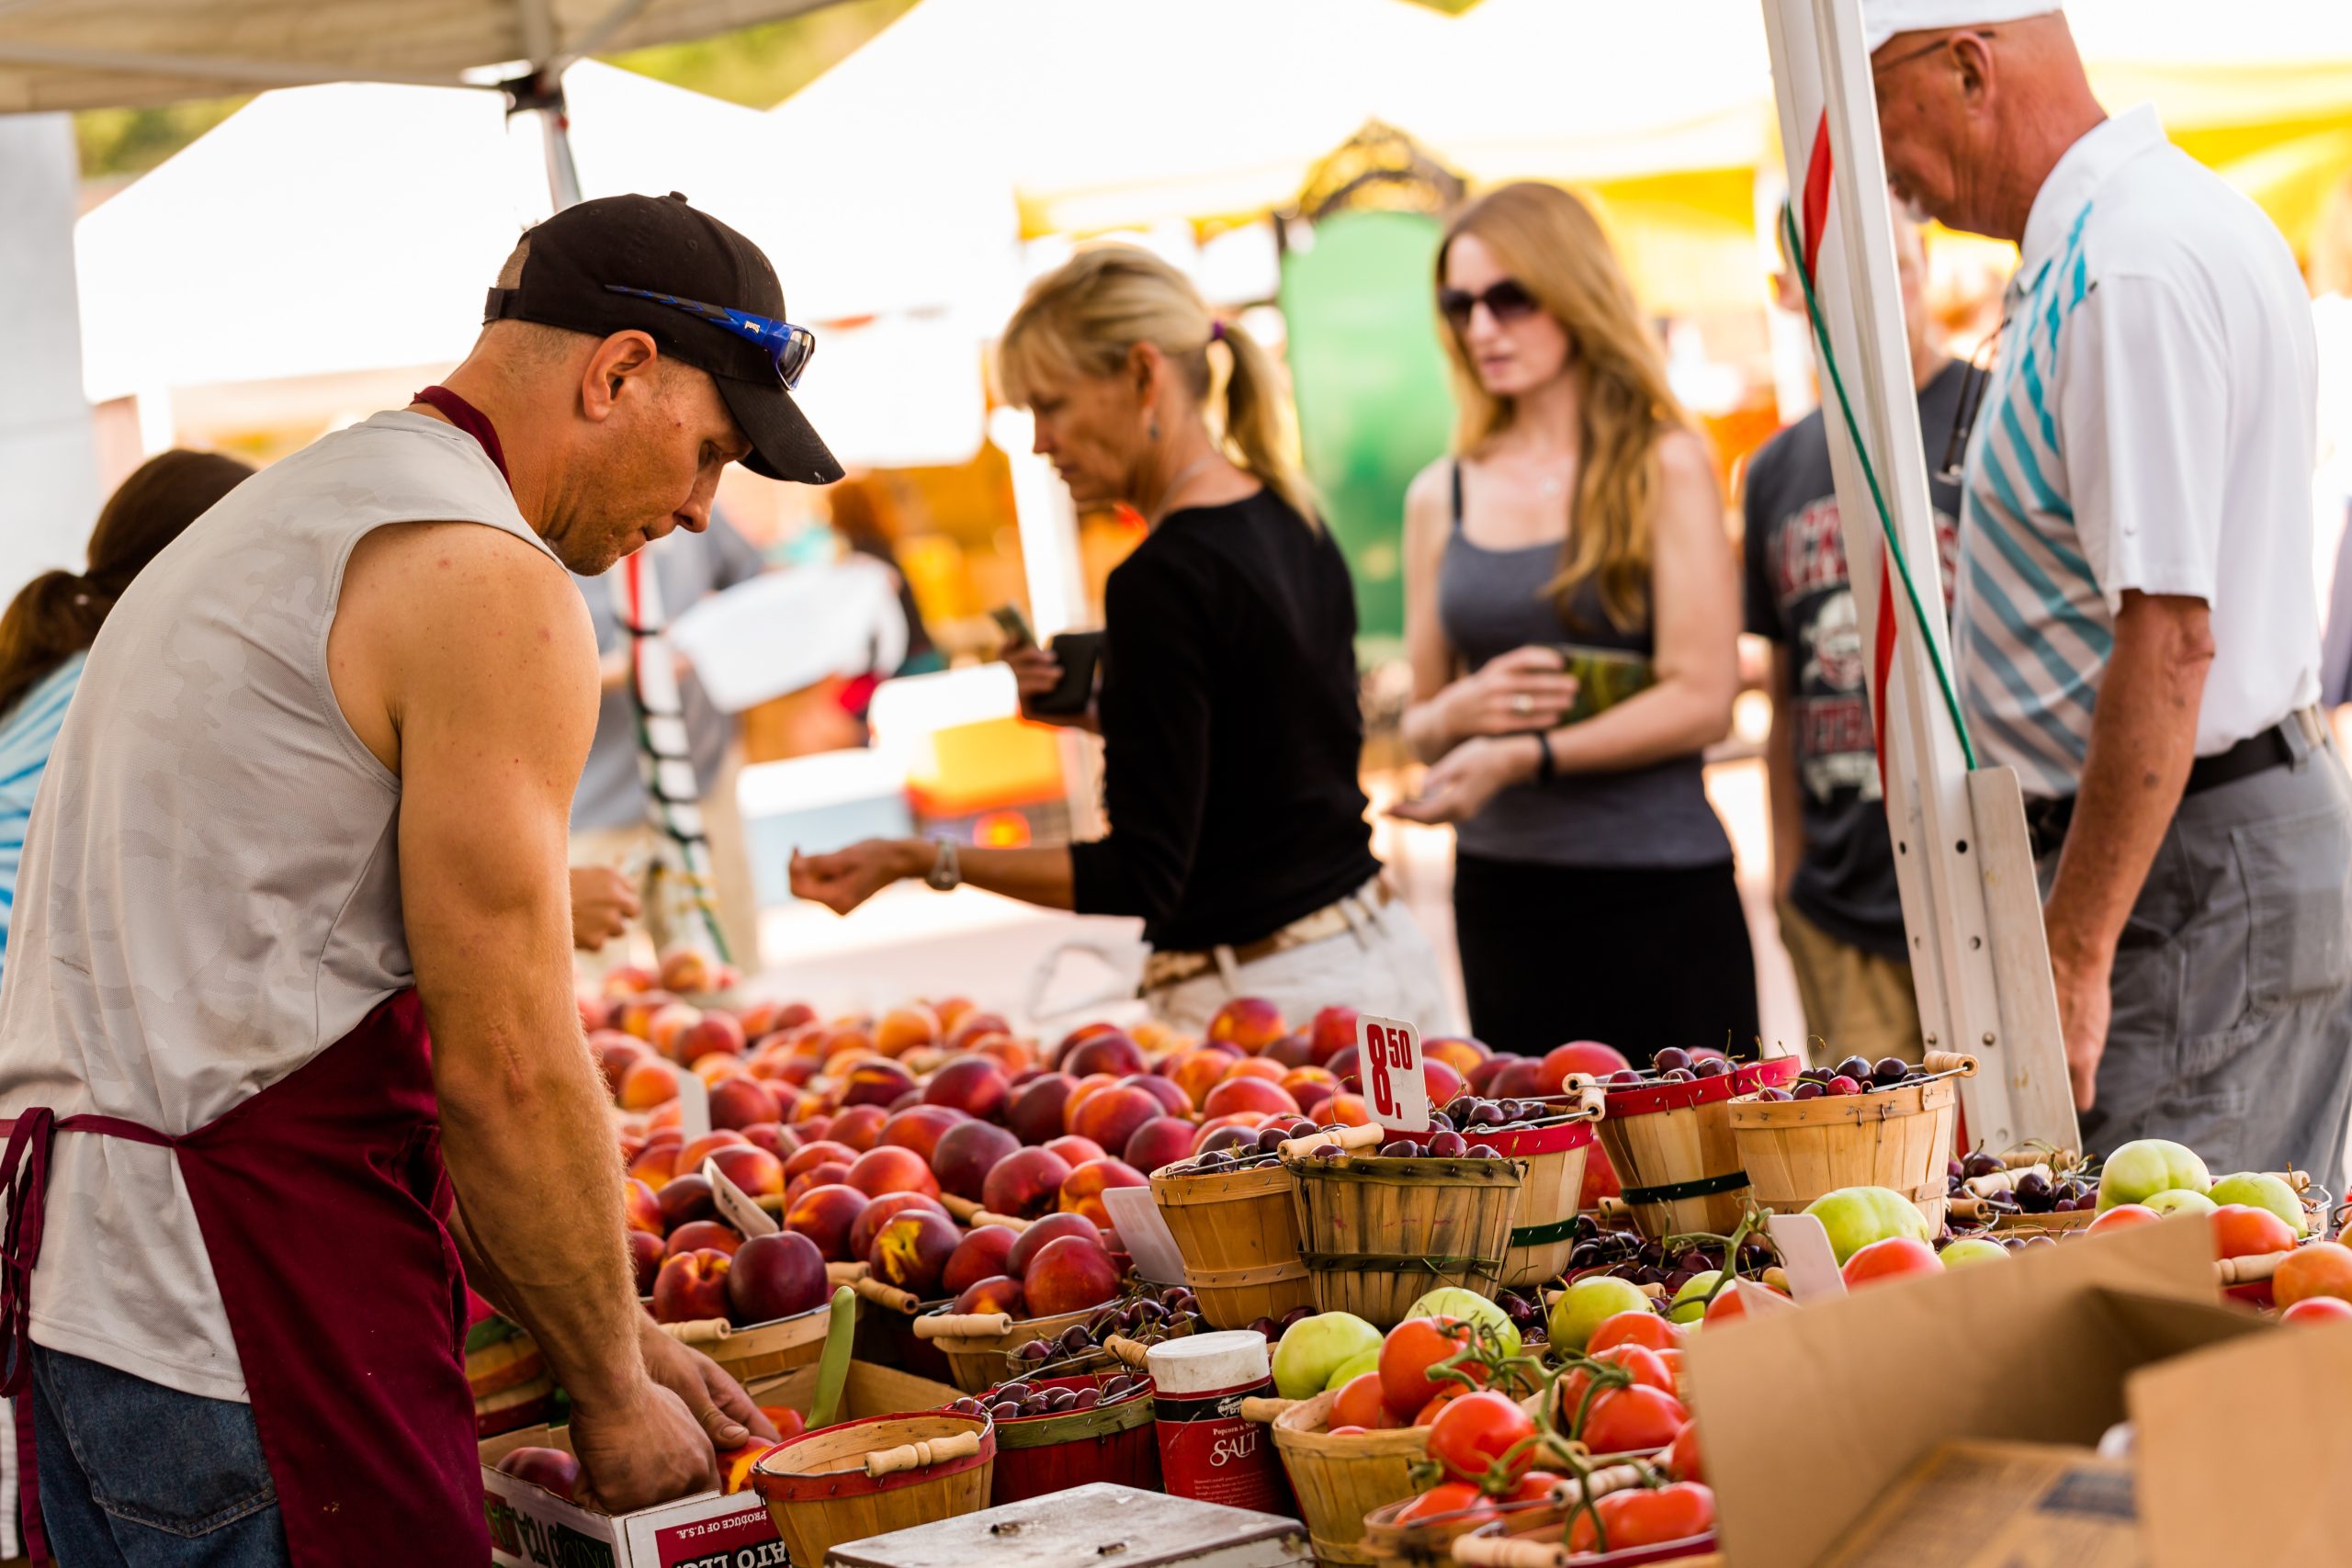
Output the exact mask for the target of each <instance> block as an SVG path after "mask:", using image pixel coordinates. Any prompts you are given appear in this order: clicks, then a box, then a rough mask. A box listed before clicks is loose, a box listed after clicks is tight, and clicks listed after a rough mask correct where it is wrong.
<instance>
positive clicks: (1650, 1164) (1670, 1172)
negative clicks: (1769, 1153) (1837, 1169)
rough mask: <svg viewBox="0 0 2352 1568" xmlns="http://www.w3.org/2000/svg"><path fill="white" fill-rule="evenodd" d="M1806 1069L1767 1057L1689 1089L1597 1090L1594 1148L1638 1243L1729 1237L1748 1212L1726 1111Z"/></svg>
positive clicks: (1664, 1086)
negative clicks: (1618, 1187) (1612, 1172)
mask: <svg viewBox="0 0 2352 1568" xmlns="http://www.w3.org/2000/svg"><path fill="white" fill-rule="evenodd" d="M1803 1067H1804V1062H1802V1061H1801V1060H1799V1059H1798V1058H1797V1057H1795V1056H1767V1057H1766V1058H1764V1059H1763V1060H1762V1061H1760V1062H1742V1063H1739V1064H1737V1065H1736V1066H1734V1067H1733V1068H1732V1070H1731V1071H1730V1072H1727V1073H1724V1074H1721V1075H1720V1076H1718V1077H1711V1078H1692V1079H1691V1080H1690V1081H1689V1082H1688V1083H1656V1084H1643V1085H1640V1086H1639V1087H1636V1088H1620V1087H1618V1086H1616V1085H1613V1084H1609V1085H1603V1086H1602V1092H1603V1093H1604V1094H1605V1095H1606V1096H1607V1100H1606V1103H1605V1104H1604V1105H1603V1107H1602V1109H1601V1113H1600V1146H1601V1147H1602V1148H1603V1149H1605V1150H1607V1151H1608V1154H1609V1162H1610V1164H1611V1165H1612V1166H1614V1167H1615V1168H1616V1170H1617V1179H1618V1180H1619V1181H1620V1182H1622V1183H1623V1185H1624V1201H1625V1205H1626V1207H1627V1208H1629V1209H1631V1210H1632V1211H1633V1214H1634V1224H1635V1225H1637V1226H1638V1227H1640V1229H1641V1232H1642V1234H1643V1235H1646V1236H1648V1237H1650V1238H1651V1239H1652V1240H1657V1239H1659V1238H1662V1237H1665V1236H1669V1235H1690V1234H1691V1233H1694V1232H1697V1233H1703V1234H1706V1235H1729V1234H1730V1233H1731V1231H1732V1228H1733V1227H1734V1226H1736V1225H1737V1224H1739V1217H1740V1215H1741V1213H1743V1212H1744V1211H1745V1210H1746V1207H1747V1186H1748V1183H1747V1171H1746V1170H1745V1169H1744V1168H1741V1166H1740V1163H1739V1148H1738V1145H1737V1144H1736V1142H1735V1141H1734V1140H1733V1137H1732V1130H1731V1110H1730V1108H1731V1104H1732V1102H1733V1101H1734V1100H1745V1099H1747V1097H1749V1096H1751V1095H1753V1094H1755V1093H1756V1091H1757V1090H1758V1089H1767V1088H1777V1087H1779V1086H1781V1085H1783V1084H1786V1083H1788V1082H1790V1081H1791V1080H1792V1079H1793V1078H1794V1077H1796V1076H1797V1074H1798V1072H1799V1071H1801V1070H1802V1069H1803Z"/></svg>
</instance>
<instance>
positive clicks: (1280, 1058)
mask: <svg viewBox="0 0 2352 1568" xmlns="http://www.w3.org/2000/svg"><path fill="white" fill-rule="evenodd" d="M660 978H662V977H661V976H654V975H652V974H650V973H648V972H646V971H644V970H630V969H624V970H616V971H615V972H614V973H613V974H611V975H610V976H607V977H606V979H605V984H604V987H603V988H602V990H601V991H600V992H599V994H597V995H594V996H593V997H583V998H582V1001H581V1019H582V1023H583V1025H584V1026H585V1027H586V1029H587V1031H588V1042H589V1045H590V1048H591V1050H592V1051H593V1053H594V1055H595V1057H596V1059H597V1061H598V1063H599V1065H600V1066H601V1067H602V1069H603V1072H604V1075H605V1084H606V1086H607V1088H608V1089H609V1090H610V1092H611V1093H612V1095H613V1099H614V1105H615V1120H616V1128H617V1132H618V1137H619V1141H620V1147H621V1153H622V1156H623V1158H624V1159H625V1160H626V1162H627V1165H628V1175H627V1177H626V1178H625V1194H626V1207H627V1212H628V1223H629V1225H630V1227H631V1231H632V1235H631V1237H630V1246H631V1247H632V1249H633V1254H634V1257H635V1259H636V1262H637V1268H638V1281H639V1287H640V1290H641V1292H642V1293H644V1294H645V1295H646V1296H647V1297H648V1298H649V1299H650V1306H651V1310H652V1311H653V1314H654V1315H655V1316H656V1317H658V1318H662V1319H663V1320H664V1321H675V1320H681V1319H690V1318H701V1317H714V1316H727V1317H730V1318H732V1319H733V1320H734V1321H735V1322H736V1323H737V1324H738V1325H746V1324H750V1323H755V1322H764V1321H768V1320H769V1319H770V1318H773V1317H777V1316H788V1315H791V1313H790V1312H787V1311H784V1310H780V1309H783V1308H786V1307H791V1308H794V1309H796V1310H801V1311H805V1310H809V1308H812V1307H814V1306H815V1305H817V1304H819V1303H820V1302H821V1300H822V1298H823V1295H824V1280H825V1278H826V1269H825V1266H826V1265H828V1264H852V1263H862V1264H865V1265H866V1266H867V1268H868V1269H869V1270H870V1272H871V1273H872V1275H873V1276H874V1277H875V1278H876V1279H878V1280H882V1281H883V1282H884V1283H886V1284H889V1285H892V1286H894V1287H896V1288H898V1289H900V1290H903V1291H906V1292H909V1293H910V1295H912V1296H914V1297H915V1298H916V1299H917V1300H919V1301H923V1302H931V1301H937V1300H945V1299H949V1298H954V1299H955V1300H956V1303H957V1310H960V1311H982V1312H995V1311H1003V1312H1008V1313H1010V1314H1012V1315H1013V1316H1014V1317H1016V1318H1021V1317H1033V1316H1034V1317H1044V1316H1049V1315H1054V1314H1060V1313H1065V1312H1072V1311H1078V1310H1082V1309H1085V1308H1088V1307H1092V1306H1095V1305H1097V1304H1100V1303H1103V1302H1106V1301H1109V1300H1112V1299H1114V1297H1115V1296H1116V1295H1117V1293H1118V1290H1119V1285H1120V1278H1121V1273H1122V1267H1121V1266H1122V1265H1123V1263H1124V1256H1123V1255H1124V1251H1125V1249H1124V1247H1122V1245H1121V1243H1120V1242H1119V1239H1118V1236H1117V1234H1116V1232H1115V1229H1114V1226H1113V1224H1112V1221H1111V1216H1110V1214H1109V1213H1108V1211H1107V1210H1106V1208H1105V1206H1104V1203H1103V1192H1104V1191H1105V1190H1107V1189H1110V1188H1114V1187H1143V1186H1147V1185H1148V1173H1149V1172H1151V1171H1153V1170H1155V1169H1158V1168H1160V1167H1162V1166H1166V1165H1170V1164H1172V1163H1174V1162H1176V1161H1178V1160H1182V1159H1188V1158H1190V1157H1192V1156H1193V1155H1195V1154H1196V1153H1198V1152H1200V1151H1201V1150H1202V1149H1203V1147H1204V1146H1205V1145H1208V1143H1209V1141H1210V1140H1211V1139H1212V1138H1213V1137H1214V1136H1215V1135H1216V1134H1218V1132H1219V1131H1220V1130H1221V1129H1225V1128H1236V1129H1240V1130H1243V1131H1246V1132H1250V1133H1255V1132H1258V1131H1261V1130H1262V1129H1264V1128H1266V1127H1268V1126H1288V1125H1290V1124H1291V1123H1293V1122H1296V1121H1298V1120H1299V1119H1300V1118H1301V1117H1305V1118H1308V1119H1311V1120H1313V1121H1315V1122H1319V1123H1326V1124H1328V1123H1333V1122H1339V1123H1351V1124H1362V1123H1363V1122H1368V1121H1369V1120H1370V1114H1369V1112H1368V1111H1366V1109H1365V1106H1364V1101H1363V1096H1362V1094H1361V1093H1360V1092H1359V1085H1358V1082H1357V1077H1356V1062H1357V1046H1356V1014H1355V1010H1353V1009H1351V1008H1347V1007H1336V1006H1335V1007H1329V1008H1326V1009H1324V1010H1322V1011H1320V1012H1319V1013H1317V1015H1316V1016H1315V1018H1314V1019H1313V1020H1312V1021H1310V1022H1309V1023H1308V1024H1307V1025H1306V1027H1305V1028H1302V1029H1298V1030H1293V1029H1292V1028H1291V1027H1290V1025H1289V1023H1288V1021H1285V1020H1284V1018H1283V1015H1282V1013H1281V1011H1280V1010H1278V1009H1277V1008H1275V1007H1274V1006H1273V1005H1272V1003H1269V1002H1266V1001H1263V1000H1260V999H1256V998H1242V999H1239V1000H1236V1001H1233V1002H1230V1003H1228V1004H1227V1006H1226V1007H1225V1008H1224V1009H1223V1010H1221V1011H1220V1012H1218V1013H1217V1015H1216V1018H1215V1019H1214V1020H1212V1021H1211V1022H1210V1025H1209V1028H1208V1031H1207V1034H1206V1038H1205V1039H1198V1040H1196V1039H1193V1038H1191V1037H1189V1036H1185V1035H1182V1034H1179V1033H1177V1032H1173V1031H1171V1030H1169V1029H1166V1028H1164V1027H1162V1026H1159V1025H1158V1024H1154V1023H1143V1024H1138V1025H1136V1026H1135V1027H1133V1028H1132V1029H1126V1030H1122V1029H1120V1028H1117V1027H1114V1025H1111V1024H1109V1023H1091V1024H1087V1025H1085V1026H1084V1027H1082V1028H1080V1029H1078V1030H1075V1031H1073V1032H1070V1033H1069V1034H1068V1035H1067V1036H1065V1037H1064V1038H1062V1039H1061V1040H1060V1041H1059V1042H1058V1043H1055V1044H1054V1045H1052V1046H1050V1047H1046V1046H1044V1045H1042V1044H1041V1043H1039V1042H1037V1041H1035V1040H1033V1039H1030V1038H1027V1037H1025V1036H1023V1034H1021V1033H1019V1032H1016V1031H1015V1030H1014V1029H1013V1027H1012V1025H1011V1023H1010V1022H1008V1021H1007V1020H1006V1019H1005V1018H1004V1017H1003V1016H1002V1015H1001V1014H998V1013H993V1012H989V1011H985V1010H981V1009H980V1008H978V1006H976V1005H975V1004H973V1003H971V1002H969V1001H967V1000H963V999H961V998H956V999H949V1000H944V1001H938V1002H928V1003H926V1002H915V1003H910V1004H908V1005H906V1006H903V1007H899V1008H895V1009H892V1010H889V1011H888V1012H885V1013H883V1014H881V1015H880V1016H879V1017H851V1018H835V1019H822V1018H820V1017H819V1016H818V1015H817V1013H816V1012H815V1011H814V1010H812V1009H810V1008H809V1007H808V1006H806V1005H804V1004H801V1003H797V1002H777V1001H761V1002H755V1003H752V1004H750V1005H747V1006H745V1007H742V1008H741V1009H740V1010H731V1009H728V1008H723V1007H712V1006H697V1005H695V1003H693V1002H690V1001H688V1000H686V999H684V998H683V997H681V996H680V995H678V994H677V993H676V992H675V991H673V990H672V989H670V988H668V987H663V986H662V985H660V984H659V983H658V981H659V979H660ZM1554 1055H1555V1056H1557V1055H1560V1054H1559V1053H1555V1054H1554ZM1423 1057H1424V1062H1423V1069H1422V1071H1423V1076H1424V1077H1425V1078H1426V1080H1427V1082H1428V1086H1429V1090H1430V1103H1431V1104H1433V1105H1443V1104H1446V1103H1448V1102H1449V1101H1451V1100H1453V1099H1454V1098H1455V1097H1456V1096H1457V1095H1458V1094H1460V1093H1463V1092H1464V1091H1465V1090H1467V1091H1470V1092H1476V1093H1480V1094H1493V1095H1507V1096H1515V1097H1532V1096H1536V1095H1542V1094H1545V1093H1551V1092H1556V1091H1557V1089H1558V1088H1559V1083H1558V1082H1557V1081H1556V1080H1557V1078H1559V1077H1565V1076H1566V1072H1567V1071H1569V1070H1570V1067H1571V1066H1572V1065H1577V1066H1580V1065H1581V1064H1571V1063H1568V1062H1567V1061H1566V1060H1563V1061H1562V1062H1560V1063H1555V1062H1554V1061H1552V1060H1551V1059H1550V1058H1546V1059H1545V1060H1544V1061H1540V1062H1539V1061H1536V1060H1532V1059H1530V1058H1525V1057H1517V1056H1506V1055H1495V1054H1493V1053H1490V1052H1489V1051H1487V1048H1486V1047H1485V1046H1483V1045H1481V1044H1479V1043H1476V1041H1471V1040H1461V1039H1444V1040H1433V1041H1430V1042H1428V1043H1426V1044H1425V1045H1424V1046H1423ZM1555 1067H1556V1072H1555ZM687 1074H691V1075H693V1076H694V1077H696V1078H698V1079H700V1080H701V1082H702V1083H703V1085H704V1086H705V1087H706V1088H707V1090H708V1094H709V1102H710V1125H711V1131H710V1133H709V1134H707V1136H705V1137H702V1138H698V1139H696V1140H695V1142H694V1143H693V1144H692V1145H688V1144H686V1142H685V1140H684V1137H683V1136H682V1134H680V1132H679V1119H680V1107H679V1100H678V1095H679V1085H680V1082H681V1080H682V1078H683V1077H684V1075H687ZM1547 1079H1549V1080H1551V1081H1547ZM1228 1141H1229V1135H1228ZM1597 1154H1598V1151H1596V1156H1597ZM706 1160H708V1161H710V1162H711V1163H713V1164H714V1165H716V1167H717V1168H718V1169H719V1170H720V1171H722V1172H723V1173H724V1174H725V1175H726V1177H727V1179H729V1181H730V1182H732V1183H733V1184H734V1185H735V1186H736V1187H738V1188H741V1190H743V1191H744V1192H745V1193H746V1194H748V1195H749V1196H751V1197H752V1199H754V1200H755V1201H756V1200H764V1201H765V1202H764V1206H766V1207H768V1208H769V1209H770V1210H771V1211H772V1212H774V1213H776V1214H777V1215H778V1217H779V1219H780V1220H781V1221H782V1224H783V1228H784V1235H782V1236H780V1237H772V1238H761V1239H764V1240H771V1241H775V1242H776V1243H777V1244H778V1245H776V1246H774V1247H761V1246H756V1245H755V1243H754V1242H746V1241H744V1240H743V1239H742V1238H741V1235H739V1234H738V1233H737V1232H736V1231H735V1230H734V1229H733V1228H732V1227H731V1226H729V1225H727V1224H725V1223H724V1222H723V1221H721V1220H720V1218H719V1216H718V1213H717V1211H716V1207H715V1204H714V1200H713V1195H712V1191H711V1184H710V1183H709V1182H708V1181H707V1179H705V1178H704V1177H703V1175H702V1170H703V1167H704V1163H705V1161H706ZM1590 1164H1591V1165H1592V1166H1595V1167H1604V1168H1603V1170H1602V1171H1601V1172H1600V1174H1599V1177H1598V1180H1600V1182H1602V1183H1605V1184H1606V1185H1604V1186H1603V1188H1602V1190H1613V1182H1610V1181H1609V1180H1608V1179H1607V1176H1606V1172H1605V1166H1604V1162H1602V1161H1601V1160H1600V1159H1599V1158H1598V1157H1596V1158H1594V1159H1593V1160H1592V1161H1591V1162H1590ZM1055 1216H1058V1218H1057V1219H1055V1220H1054V1223H1052V1224H1048V1225H1046V1226H1038V1225H1037V1222H1040V1221H1046V1220H1048V1219H1049V1217H1055ZM959 1220H960V1221H961V1222H963V1223H962V1224H958V1222H959ZM967 1225H968V1226H971V1227H973V1228H971V1229H970V1230H969V1231H968V1232H967V1229H966V1228H965V1226H967ZM1033 1227H1034V1228H1033ZM1064 1242H1068V1243H1069V1245H1068V1246H1063V1245H1060V1244H1062V1243H1064ZM1023 1244H1026V1245H1023ZM804 1303H805V1304H804Z"/></svg>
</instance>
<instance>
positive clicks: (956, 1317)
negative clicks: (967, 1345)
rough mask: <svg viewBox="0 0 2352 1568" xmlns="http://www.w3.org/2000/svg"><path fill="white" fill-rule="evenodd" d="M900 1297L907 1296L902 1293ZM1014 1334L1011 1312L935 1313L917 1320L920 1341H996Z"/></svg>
mask: <svg viewBox="0 0 2352 1568" xmlns="http://www.w3.org/2000/svg"><path fill="white" fill-rule="evenodd" d="M899 1294H900V1295H904V1294H906V1292H903V1291H901V1292H899ZM1010 1333H1012V1314H1011V1313H1009V1312H950V1313H934V1314H932V1315H931V1316H929V1317H919V1318H917V1319H915V1337H916V1338H918V1339H996V1338H1000V1337H1002V1336H1004V1335H1007V1334H1010Z"/></svg>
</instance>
